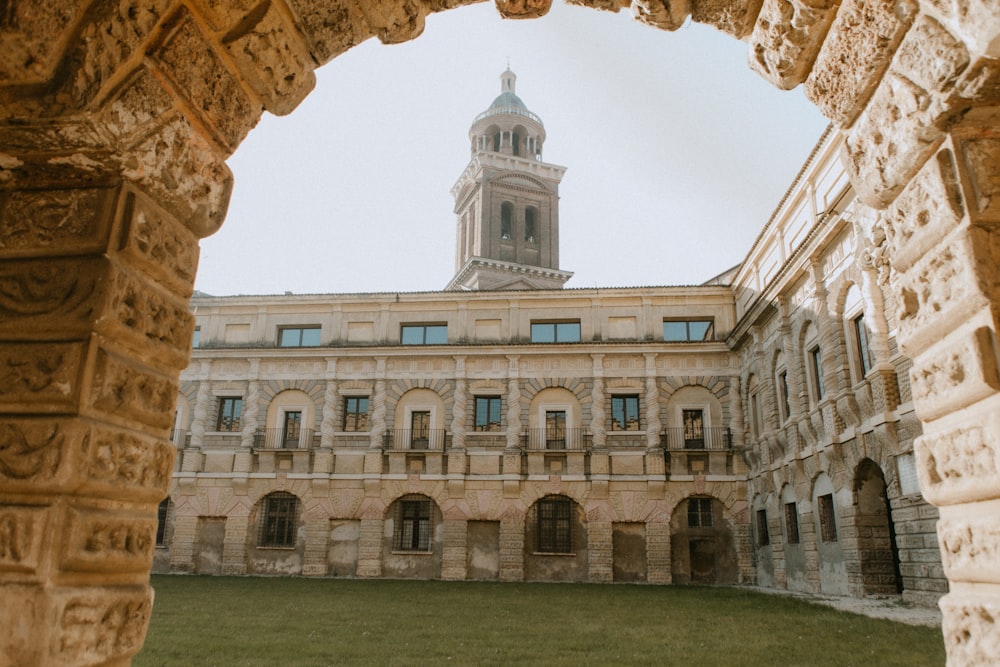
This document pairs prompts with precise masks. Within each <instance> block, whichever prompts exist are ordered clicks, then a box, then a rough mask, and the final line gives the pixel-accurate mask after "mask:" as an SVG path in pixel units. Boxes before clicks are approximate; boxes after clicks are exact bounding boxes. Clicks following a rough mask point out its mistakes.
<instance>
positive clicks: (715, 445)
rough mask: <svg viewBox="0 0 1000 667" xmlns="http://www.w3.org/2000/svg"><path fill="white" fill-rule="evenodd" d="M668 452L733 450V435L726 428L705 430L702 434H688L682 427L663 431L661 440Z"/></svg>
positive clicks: (717, 427) (719, 427)
mask: <svg viewBox="0 0 1000 667" xmlns="http://www.w3.org/2000/svg"><path fill="white" fill-rule="evenodd" d="M661 442H662V443H663V448H664V449H667V450H683V449H694V450H712V451H723V450H726V449H732V448H733V433H732V431H730V430H729V428H727V427H725V426H713V427H711V428H703V429H701V432H700V433H697V432H696V433H691V432H688V433H686V434H685V429H684V428H683V427H681V426H678V427H674V428H666V429H663V435H662V438H661Z"/></svg>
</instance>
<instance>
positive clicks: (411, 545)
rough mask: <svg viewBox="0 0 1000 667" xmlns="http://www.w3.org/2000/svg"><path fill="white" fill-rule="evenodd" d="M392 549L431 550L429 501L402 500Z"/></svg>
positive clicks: (418, 497) (413, 497)
mask: <svg viewBox="0 0 1000 667" xmlns="http://www.w3.org/2000/svg"><path fill="white" fill-rule="evenodd" d="M398 508H399V510H398V512H399V514H398V517H397V521H396V529H395V531H393V532H394V535H393V545H392V548H393V549H394V550H396V551H430V550H431V501H430V500H428V499H427V498H424V497H422V496H408V497H406V498H402V499H401V500H400V501H399V504H398Z"/></svg>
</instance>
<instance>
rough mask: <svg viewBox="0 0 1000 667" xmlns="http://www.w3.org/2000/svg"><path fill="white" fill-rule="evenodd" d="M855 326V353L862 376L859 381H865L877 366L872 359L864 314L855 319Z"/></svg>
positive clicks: (859, 372)
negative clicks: (873, 367)
mask: <svg viewBox="0 0 1000 667" xmlns="http://www.w3.org/2000/svg"><path fill="white" fill-rule="evenodd" d="M853 324H854V343H855V347H856V350H855V351H856V352H857V355H858V374H859V375H860V376H861V377H860V378H859V379H863V378H864V377H865V376H866V375H868V371H870V370H871V369H872V366H874V365H875V360H874V359H872V351H871V348H870V347H869V346H868V327H866V326H865V316H864V314H861V315H858V316H857V317H855V318H854V321H853Z"/></svg>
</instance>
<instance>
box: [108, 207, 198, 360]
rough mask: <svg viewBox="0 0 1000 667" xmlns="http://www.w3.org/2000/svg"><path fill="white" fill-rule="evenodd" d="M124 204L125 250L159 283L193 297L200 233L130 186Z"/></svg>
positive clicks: (123, 245)
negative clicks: (175, 218)
mask: <svg viewBox="0 0 1000 667" xmlns="http://www.w3.org/2000/svg"><path fill="white" fill-rule="evenodd" d="M122 208H123V211H122V218H123V224H124V226H125V234H124V237H125V238H124V240H123V242H122V247H121V252H122V254H123V255H124V256H125V257H127V258H128V259H129V261H130V263H131V264H134V265H135V266H136V267H137V268H139V269H141V270H142V271H143V272H145V273H148V274H149V275H150V276H152V277H153V278H155V279H156V281H157V283H159V284H161V285H164V286H166V287H168V288H170V289H171V290H172V291H173V292H174V293H175V294H177V295H178V296H180V297H182V298H184V299H188V298H190V296H191V293H192V291H193V288H194V276H195V271H196V270H197V268H198V239H197V237H196V236H195V235H194V234H193V233H192V232H191V230H189V229H188V228H187V227H185V226H184V225H182V224H181V223H180V222H178V221H176V220H174V219H173V217H172V216H170V215H169V214H168V213H167V212H166V211H163V210H162V209H160V208H159V207H158V206H156V205H155V204H154V203H153V202H151V201H150V200H149V199H148V198H147V197H145V196H144V195H142V194H141V193H139V192H136V191H134V190H132V189H131V188H127V190H126V192H125V195H124V205H123V207H122ZM188 342H190V341H186V342H185V345H187V343H188Z"/></svg>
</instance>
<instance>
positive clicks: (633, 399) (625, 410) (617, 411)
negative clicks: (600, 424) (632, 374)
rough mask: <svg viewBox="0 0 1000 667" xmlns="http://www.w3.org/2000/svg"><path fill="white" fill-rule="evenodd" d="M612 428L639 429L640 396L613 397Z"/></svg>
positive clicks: (621, 429)
mask: <svg viewBox="0 0 1000 667" xmlns="http://www.w3.org/2000/svg"><path fill="white" fill-rule="evenodd" d="M611 430H612V431H638V430H639V397H638V396H612V397H611Z"/></svg>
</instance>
